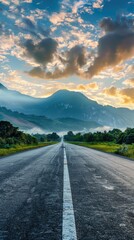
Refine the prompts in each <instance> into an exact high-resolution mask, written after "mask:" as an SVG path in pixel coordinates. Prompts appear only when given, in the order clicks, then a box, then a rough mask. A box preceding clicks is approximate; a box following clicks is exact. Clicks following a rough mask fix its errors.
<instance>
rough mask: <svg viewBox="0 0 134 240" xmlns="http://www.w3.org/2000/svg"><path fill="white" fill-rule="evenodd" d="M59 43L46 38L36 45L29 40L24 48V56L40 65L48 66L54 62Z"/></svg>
mask: <svg viewBox="0 0 134 240" xmlns="http://www.w3.org/2000/svg"><path fill="white" fill-rule="evenodd" d="M57 46H58V43H57V42H56V41H55V40H54V39H52V38H45V39H43V40H41V41H40V42H39V43H36V44H35V43H34V42H33V41H32V40H31V39H30V40H27V41H26V42H25V44H24V45H23V46H22V47H23V48H24V55H25V56H26V57H29V58H32V59H34V60H35V61H36V62H37V63H38V64H42V65H43V66H46V64H47V63H49V62H52V60H53V57H54V55H55V54H56V52H57Z"/></svg>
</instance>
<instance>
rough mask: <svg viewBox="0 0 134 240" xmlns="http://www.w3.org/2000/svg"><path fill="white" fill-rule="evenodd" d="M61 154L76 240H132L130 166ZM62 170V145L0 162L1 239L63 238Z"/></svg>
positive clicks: (133, 172)
mask: <svg viewBox="0 0 134 240" xmlns="http://www.w3.org/2000/svg"><path fill="white" fill-rule="evenodd" d="M65 149H66V155H67V161H68V168H69V176H70V184H71V190H72V198H73V206H74V216H75V222H76V231H77V239H78V240H101V239H103V240H133V239H134V161H131V160H128V159H125V158H122V157H119V156H114V155H110V154H106V153H102V152H99V151H96V150H92V149H88V148H84V147H79V146H75V145H72V144H67V143H65ZM63 167H64V154H63V147H62V143H58V144H55V145H51V146H48V147H43V148H39V149H35V150H30V151H26V152H23V153H18V154H15V155H11V156H8V157H4V158H1V159H0V240H43V239H44V240H61V239H62V220H63V219H62V216H63ZM67 240H68V239H67ZM70 240H71V239H70ZM72 240H73V239H72Z"/></svg>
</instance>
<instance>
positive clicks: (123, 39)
mask: <svg viewBox="0 0 134 240" xmlns="http://www.w3.org/2000/svg"><path fill="white" fill-rule="evenodd" d="M100 27H101V28H102V29H103V30H104V31H105V32H106V34H105V35H104V36H103V37H102V38H100V40H99V44H98V56H97V57H96V58H95V59H94V62H93V64H92V65H91V66H90V67H89V68H88V70H87V72H86V73H84V75H85V77H87V78H91V77H93V76H94V75H97V74H98V73H100V72H101V71H102V70H104V69H106V68H108V67H110V66H112V67H114V66H116V65H117V64H119V63H121V62H122V61H124V60H126V59H129V58H131V57H133V55H134V30H133V21H132V20H127V19H126V18H121V19H120V20H119V21H115V22H114V21H112V19H110V18H104V19H103V20H102V21H101V22H100Z"/></svg>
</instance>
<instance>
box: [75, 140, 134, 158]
mask: <svg viewBox="0 0 134 240" xmlns="http://www.w3.org/2000/svg"><path fill="white" fill-rule="evenodd" d="M70 143H72V144H76V145H79V146H83V147H88V148H93V149H96V150H100V151H103V152H107V153H115V154H118V155H121V156H125V157H128V158H132V159H134V144H127V145H125V144H122V145H121V144H116V143H112V142H104V143H100V142H98V143H87V142H70Z"/></svg>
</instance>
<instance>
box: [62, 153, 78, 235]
mask: <svg viewBox="0 0 134 240" xmlns="http://www.w3.org/2000/svg"><path fill="white" fill-rule="evenodd" d="M63 178H64V179H63V225H62V240H77V234H76V225H75V217H74V208H73V200H72V193H71V185H70V179H69V171H68V164H67V156H66V150H65V148H64V177H63Z"/></svg>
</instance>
